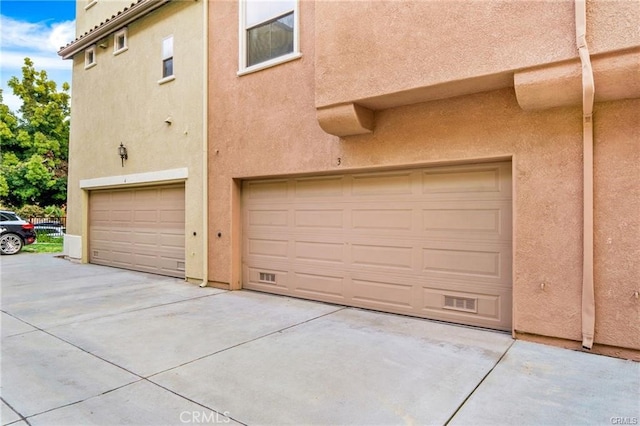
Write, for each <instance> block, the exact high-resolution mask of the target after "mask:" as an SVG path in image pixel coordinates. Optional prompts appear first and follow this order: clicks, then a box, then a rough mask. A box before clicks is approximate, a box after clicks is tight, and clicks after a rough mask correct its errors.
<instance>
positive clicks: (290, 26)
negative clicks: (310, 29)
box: [240, 0, 300, 74]
mask: <svg viewBox="0 0 640 426" xmlns="http://www.w3.org/2000/svg"><path fill="white" fill-rule="evenodd" d="M298 32H299V31H298V1H297V0H277V1H271V0H240V73H241V74H242V73H244V72H251V71H255V70H258V69H263V68H266V67H269V66H272V65H276V64H279V63H282V62H285V61H288V60H291V59H295V58H298V57H300V53H299V48H298Z"/></svg>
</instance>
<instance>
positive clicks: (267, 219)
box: [249, 209, 289, 229]
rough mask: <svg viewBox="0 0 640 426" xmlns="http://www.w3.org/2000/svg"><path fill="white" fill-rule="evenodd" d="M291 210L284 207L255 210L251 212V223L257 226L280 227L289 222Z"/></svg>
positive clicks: (252, 225)
mask: <svg viewBox="0 0 640 426" xmlns="http://www.w3.org/2000/svg"><path fill="white" fill-rule="evenodd" d="M288 215H289V212H288V211H287V210H283V209H273V210H253V211H251V212H250V213H249V225H250V226H251V227H253V228H255V227H265V228H267V229H269V228H279V227H286V226H288V224H289V220H288Z"/></svg>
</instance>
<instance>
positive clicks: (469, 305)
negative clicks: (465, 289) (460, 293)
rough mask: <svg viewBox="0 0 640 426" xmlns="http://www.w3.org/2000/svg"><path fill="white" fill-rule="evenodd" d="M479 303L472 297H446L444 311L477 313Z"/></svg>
mask: <svg viewBox="0 0 640 426" xmlns="http://www.w3.org/2000/svg"><path fill="white" fill-rule="evenodd" d="M477 301H478V299H472V298H470V297H455V296H444V309H452V310H454V311H462V312H473V313H477V312H478V307H477Z"/></svg>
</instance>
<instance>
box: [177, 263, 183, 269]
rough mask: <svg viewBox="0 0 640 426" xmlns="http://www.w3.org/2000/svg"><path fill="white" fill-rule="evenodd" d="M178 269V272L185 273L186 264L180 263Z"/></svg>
mask: <svg viewBox="0 0 640 426" xmlns="http://www.w3.org/2000/svg"><path fill="white" fill-rule="evenodd" d="M177 269H178V271H184V262H178V265H177Z"/></svg>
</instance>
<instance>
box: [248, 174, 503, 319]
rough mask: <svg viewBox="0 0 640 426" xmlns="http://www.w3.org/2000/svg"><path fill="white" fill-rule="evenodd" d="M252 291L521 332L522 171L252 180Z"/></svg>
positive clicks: (250, 207) (250, 190)
mask: <svg viewBox="0 0 640 426" xmlns="http://www.w3.org/2000/svg"><path fill="white" fill-rule="evenodd" d="M242 201H243V233H244V241H243V243H244V244H243V286H244V287H245V288H248V289H254V290H260V291H266V292H270V293H276V294H283V295H290V296H296V297H302V298H308V299H314V300H320V301H327V302H333V303H338V304H344V305H349V306H357V307H364V308H370V309H376V310H382V311H387V312H394V313H401V314H408V315H413V316H419V317H425V318H432V319H438V320H444V321H451V322H456V323H462V324H470V325H476V326H481V327H488V328H494V329H500V330H510V329H511V299H512V296H511V292H512V275H511V256H512V253H511V233H512V230H511V163H492V164H477V165H465V166H455V167H438V168H426V169H411V170H402V171H391V172H380V173H359V174H344V175H339V176H321V177H304V178H291V179H277V180H274V179H271V180H261V181H247V182H245V183H244V185H243V200H242Z"/></svg>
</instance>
